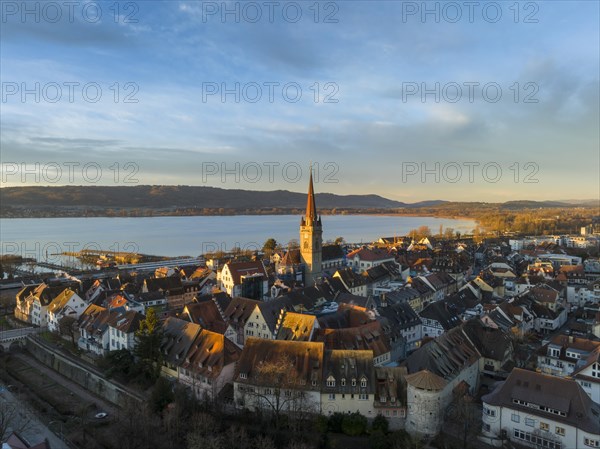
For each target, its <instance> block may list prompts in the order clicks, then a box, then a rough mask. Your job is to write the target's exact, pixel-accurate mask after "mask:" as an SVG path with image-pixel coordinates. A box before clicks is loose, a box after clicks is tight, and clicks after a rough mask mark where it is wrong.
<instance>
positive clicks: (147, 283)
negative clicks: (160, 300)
mask: <svg viewBox="0 0 600 449" xmlns="http://www.w3.org/2000/svg"><path fill="white" fill-rule="evenodd" d="M148 292H153V293H159V294H162V295H164V297H165V298H166V299H167V304H168V306H169V308H170V309H174V310H177V309H179V308H182V307H183V306H184V305H185V303H186V300H185V296H184V287H183V281H182V280H181V278H180V277H179V276H170V277H161V278H148V279H144V283H143V285H142V293H148ZM187 296H188V299H189V301H188V302H190V301H191V298H189V292H187Z"/></svg>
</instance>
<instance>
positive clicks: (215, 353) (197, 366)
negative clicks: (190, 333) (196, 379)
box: [180, 329, 242, 378]
mask: <svg viewBox="0 0 600 449" xmlns="http://www.w3.org/2000/svg"><path fill="white" fill-rule="evenodd" d="M241 352H242V351H241V349H239V348H238V347H237V346H236V345H235V344H234V343H233V342H231V341H230V340H229V339H227V338H225V336H224V335H222V334H218V333H216V332H211V331H209V330H206V329H202V330H201V331H200V332H198V334H197V335H196V338H195V339H194V340H193V341H192V343H191V345H190V347H189V349H188V351H187V353H186V354H185V355H184V357H183V360H182V361H181V363H180V366H181V367H182V368H184V369H188V370H190V371H193V372H194V373H196V374H201V375H203V376H204V377H210V378H217V377H219V375H220V374H221V371H222V370H223V368H224V367H225V366H227V365H229V364H231V363H235V362H237V361H238V359H239V358H240V355H241Z"/></svg>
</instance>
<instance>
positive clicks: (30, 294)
mask: <svg viewBox="0 0 600 449" xmlns="http://www.w3.org/2000/svg"><path fill="white" fill-rule="evenodd" d="M67 287H68V286H66V285H55V286H50V285H48V284H46V283H43V284H39V285H37V286H35V288H32V286H27V287H25V288H24V289H23V290H21V291H20V292H19V294H17V305H16V307H15V317H16V318H17V319H19V320H21V321H25V322H27V323H31V324H33V325H34V326H39V327H46V326H47V325H48V306H49V305H50V303H51V302H52V301H53V300H54V298H56V297H57V296H58V295H59V294H60V293H61V292H62V291H63V290H64V289H65V288H67ZM19 298H20V300H19Z"/></svg>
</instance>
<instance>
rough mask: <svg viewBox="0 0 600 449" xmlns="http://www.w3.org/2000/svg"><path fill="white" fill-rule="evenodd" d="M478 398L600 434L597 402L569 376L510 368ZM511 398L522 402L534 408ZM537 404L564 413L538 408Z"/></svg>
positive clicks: (599, 415) (488, 402)
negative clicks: (486, 392) (500, 379)
mask: <svg viewBox="0 0 600 449" xmlns="http://www.w3.org/2000/svg"><path fill="white" fill-rule="evenodd" d="M481 400H482V401H483V402H484V403H485V404H489V405H495V406H501V407H506V408H510V409H514V410H522V411H523V412H525V413H527V414H530V415H535V416H540V417H547V418H548V419H551V420H553V421H558V422H563V423H566V424H569V425H571V426H573V427H576V428H578V429H580V430H583V431H584V432H589V433H591V434H595V435H598V434H600V405H599V404H596V403H594V402H593V401H592V400H591V399H590V397H589V396H588V395H587V394H586V393H585V391H584V390H583V388H582V387H581V385H579V384H578V383H577V382H576V381H574V380H572V379H564V378H560V377H555V376H549V375H546V374H542V373H536V372H534V371H527V370H524V369H520V368H514V369H513V370H512V372H511V373H510V375H509V376H508V379H506V381H505V382H503V383H502V384H501V385H500V386H499V387H497V388H496V389H495V390H494V391H493V392H491V393H489V394H487V395H485V396H483V397H482V398H481ZM513 400H519V401H524V402H527V403H529V404H532V405H535V406H536V407H538V408H533V407H528V406H526V405H523V404H519V403H515V402H513ZM540 406H541V407H545V408H547V409H551V410H556V411H559V412H561V413H564V414H566V416H560V415H559V414H556V413H552V412H546V411H542V410H540V409H539V407H540Z"/></svg>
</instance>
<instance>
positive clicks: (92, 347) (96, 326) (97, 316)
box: [77, 304, 144, 356]
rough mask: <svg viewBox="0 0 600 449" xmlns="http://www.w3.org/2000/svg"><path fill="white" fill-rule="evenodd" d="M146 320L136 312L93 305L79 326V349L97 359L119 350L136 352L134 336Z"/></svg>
mask: <svg viewBox="0 0 600 449" xmlns="http://www.w3.org/2000/svg"><path fill="white" fill-rule="evenodd" d="M143 319H144V316H143V315H141V314H139V313H137V312H135V311H133V310H129V311H128V310H125V309H124V308H118V309H111V310H109V309H106V308H104V307H100V306H97V305H95V304H90V305H89V306H88V307H87V308H86V309H85V310H84V311H83V313H82V314H81V316H80V317H79V320H78V322H77V324H78V327H79V333H80V337H79V340H78V342H77V346H78V347H79V348H80V349H82V350H84V351H87V352H91V353H93V354H95V355H98V356H103V355H106V353H107V352H110V351H117V350H120V349H126V350H129V351H133V349H134V348H135V344H136V340H135V333H136V331H137V330H138V329H139V327H140V322H141V321H142V320H143Z"/></svg>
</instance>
